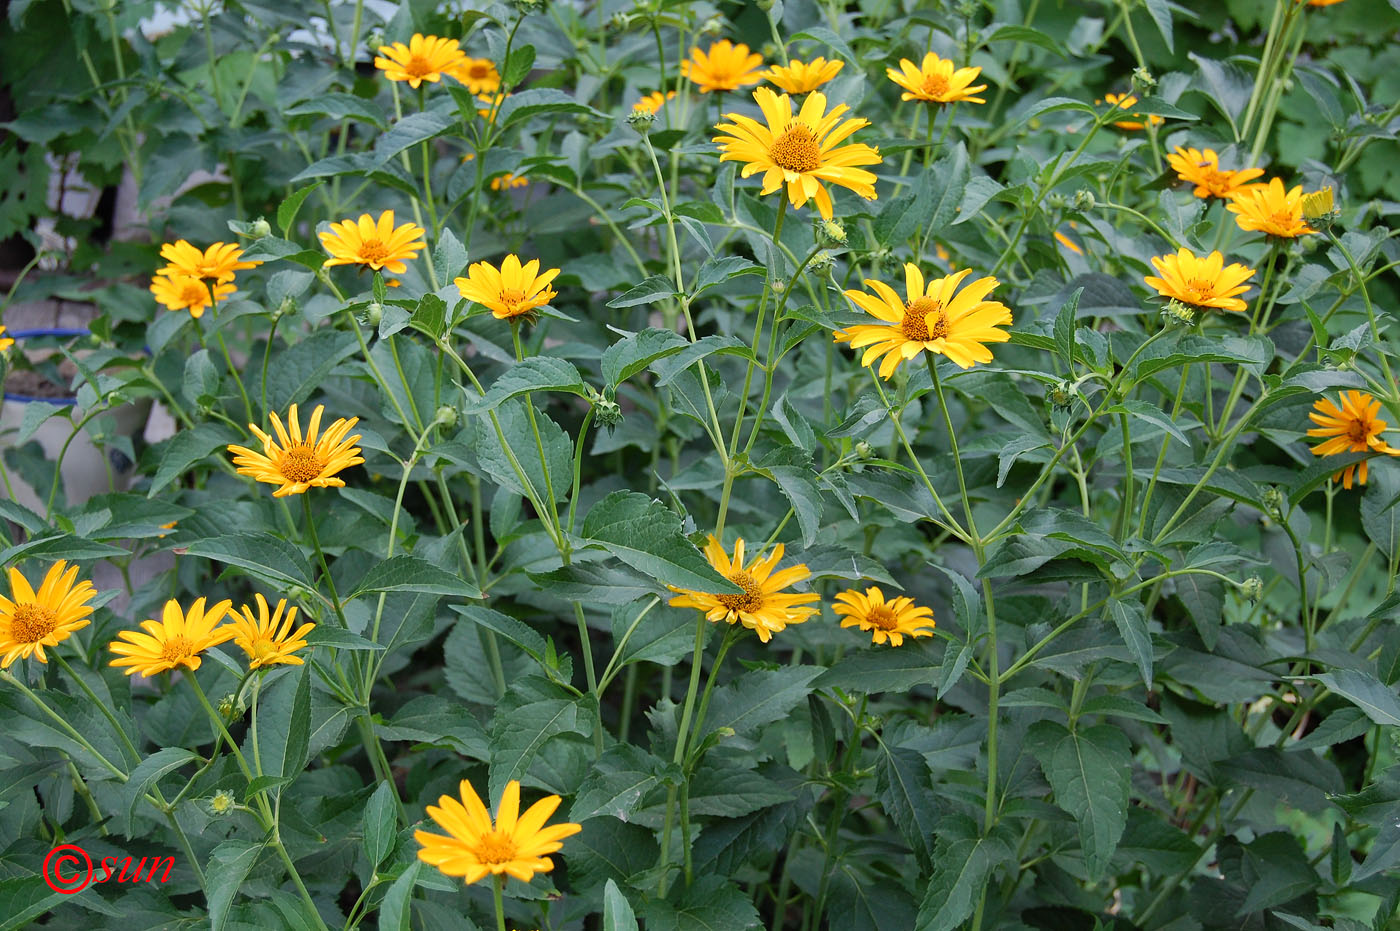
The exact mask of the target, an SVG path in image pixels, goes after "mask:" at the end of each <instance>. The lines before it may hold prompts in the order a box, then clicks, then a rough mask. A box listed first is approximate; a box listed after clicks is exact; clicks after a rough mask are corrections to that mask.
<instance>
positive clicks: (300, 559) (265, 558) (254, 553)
mask: <svg viewBox="0 0 1400 931" xmlns="http://www.w3.org/2000/svg"><path fill="white" fill-rule="evenodd" d="M185 552H186V555H189V556H203V557H205V558H206V559H212V560H215V561H216V562H221V563H226V564H227V565H230V566H237V567H238V568H240V569H246V570H247V571H248V572H249V573H251V574H252V575H254V576H256V577H257V578H260V579H263V580H265V581H268V582H271V583H272V584H273V585H277V586H282V587H285V586H288V585H296V586H299V587H301V588H305V589H308V590H311V589H314V588H315V587H316V586H315V585H313V584H312V582H311V566H310V565H309V564H308V563H307V561H306V557H305V556H303V555H301V551H300V550H299V549H297V548H296V547H295V546H292V544H290V543H288V542H287V541H286V540H283V539H281V538H280V537H274V536H273V535H272V534H270V533H231V534H228V535H227V536H222V537H214V538H213V539H209V540H196V541H195V542H193V543H191V544H190V545H189V546H188V547H187V548H186V550H185Z"/></svg>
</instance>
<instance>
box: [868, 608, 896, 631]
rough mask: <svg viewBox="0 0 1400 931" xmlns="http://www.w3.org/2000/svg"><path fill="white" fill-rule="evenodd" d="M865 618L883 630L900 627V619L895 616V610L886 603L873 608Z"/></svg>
mask: <svg viewBox="0 0 1400 931" xmlns="http://www.w3.org/2000/svg"><path fill="white" fill-rule="evenodd" d="M865 619H866V620H867V621H869V622H870V623H872V624H874V625H875V626H876V627H878V628H880V629H881V630H895V629H897V628H898V627H899V621H898V620H897V619H896V618H895V616H894V612H893V611H891V610H890V609H889V608H887V607H886V606H884V605H879V606H877V607H874V608H871V609H870V613H869V614H867V615H866V616H865Z"/></svg>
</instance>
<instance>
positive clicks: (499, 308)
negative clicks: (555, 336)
mask: <svg viewBox="0 0 1400 931" xmlns="http://www.w3.org/2000/svg"><path fill="white" fill-rule="evenodd" d="M539 272H540V260H539V259H531V260H530V261H528V262H526V263H525V264H524V265H521V264H520V256H518V255H516V254H515V253H511V254H510V255H508V256H506V257H505V259H504V260H503V261H502V262H501V267H500V268H496V266H494V265H492V264H491V263H490V262H474V263H472V264H471V265H470V266H468V267H467V277H465V278H454V279H452V283H453V284H455V285H456V286H457V291H458V293H460V294H461V295H462V297H465V298H466V299H467V300H469V301H475V302H476V303H478V304H480V305H481V306H482V307H486V308H488V309H489V310H490V311H491V316H493V317H495V318H496V319H497V320H508V319H510V318H511V317H518V316H520V315H521V314H528V313H529V312H530V311H532V310H534V309H535V308H537V307H543V306H544V305H545V304H548V303H549V302H550V301H551V300H553V299H554V298H555V297H556V296H557V295H558V292H556V291H555V290H554V289H553V288H551V287H549V283H550V282H551V281H553V280H554V278H555V276H556V275H558V274H559V269H557V268H551V269H549V270H548V271H546V272H544V273H543V274H540V273H539Z"/></svg>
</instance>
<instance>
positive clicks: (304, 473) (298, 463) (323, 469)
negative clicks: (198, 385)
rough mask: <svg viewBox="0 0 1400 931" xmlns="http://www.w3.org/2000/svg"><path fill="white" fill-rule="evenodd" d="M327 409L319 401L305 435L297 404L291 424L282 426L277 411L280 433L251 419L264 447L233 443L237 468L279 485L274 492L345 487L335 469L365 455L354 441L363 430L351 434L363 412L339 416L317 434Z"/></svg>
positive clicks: (290, 413)
mask: <svg viewBox="0 0 1400 931" xmlns="http://www.w3.org/2000/svg"><path fill="white" fill-rule="evenodd" d="M324 411H325V405H322V404H318V405H316V410H314V411H312V412H311V422H310V423H309V424H307V428H306V435H305V436H302V432H301V424H300V423H299V422H298V421H297V406H296V405H295V404H293V405H292V406H291V409H290V410H289V411H288V413H287V425H288V427H289V428H290V429H289V430H284V429H283V428H282V421H281V419H279V418H278V416H277V414H276V413H274V414H273V415H272V429H273V430H274V431H276V433H277V438H276V439H275V440H274V439H273V438H272V437H270V436H268V435H267V434H266V433H264V432H263V431H262V430H259V429H258V426H257V424H251V423H250V424H248V429H249V430H252V431H253V434H254V435H255V436H257V438H258V439H259V440H261V441H262V444H263V451H262V452H261V453H257V452H253V450H251V449H248V448H247V447H244V446H232V445H230V446H229V448H228V451H229V452H231V453H233V454H234V456H233V464H234V465H235V466H237V467H238V474H239V475H246V476H248V477H250V478H252V479H254V480H256V481H259V482H266V483H267V484H269V485H277V486H278V488H277V490H276V491H274V492H273V493H272V496H273V497H274V498H281V497H285V496H286V495H299V494H301V493H303V492H304V491H306V490H307V489H308V488H313V487H314V488H341V487H344V485H345V482H344V481H342V480H341V479H338V478H336V477H335V475H336V473H337V472H341V471H343V470H345V469H348V468H350V467H351V466H356V465H360V464H361V463H363V462H364V461H365V460H364V458H363V457H362V456H361V455H360V448H359V447H358V446H356V445H355V443H356V442H358V441H359V439H360V436H359V434H358V433H357V434H355V435H354V436H346V434H348V433H349V432H350V431H351V429H353V428H354V426H355V424H357V423H359V421H360V418H358V417H351V418H350V419H349V420H346V419H344V418H343V417H342V418H340V419H338V420H336V422H335V423H333V424H331V425H330V426H329V427H327V428H326V432H325V434H324V435H322V436H321V438H320V439H319V440H318V439H317V438H316V434H317V432H318V431H319V430H320V427H321V414H322V413H323V412H324Z"/></svg>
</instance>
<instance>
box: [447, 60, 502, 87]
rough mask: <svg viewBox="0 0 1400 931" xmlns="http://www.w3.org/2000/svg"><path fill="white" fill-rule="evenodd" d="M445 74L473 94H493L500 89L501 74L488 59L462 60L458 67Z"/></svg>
mask: <svg viewBox="0 0 1400 931" xmlns="http://www.w3.org/2000/svg"><path fill="white" fill-rule="evenodd" d="M445 73H446V74H447V76H448V77H451V78H454V79H456V80H457V81H458V82H459V83H461V84H464V85H466V88H467V90H468V91H470V92H471V93H473V94H494V93H496V91H498V90H500V89H501V74H500V72H499V71H497V70H496V64H495V62H493V61H491V59H489V58H464V59H462V63H461V64H460V65H458V66H457V67H455V68H453V69H452V70H451V71H447V72H445Z"/></svg>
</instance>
